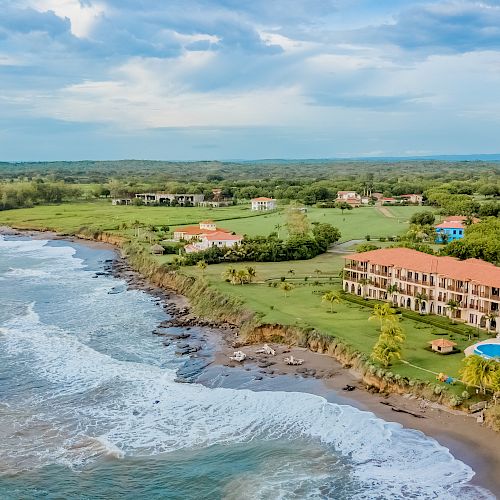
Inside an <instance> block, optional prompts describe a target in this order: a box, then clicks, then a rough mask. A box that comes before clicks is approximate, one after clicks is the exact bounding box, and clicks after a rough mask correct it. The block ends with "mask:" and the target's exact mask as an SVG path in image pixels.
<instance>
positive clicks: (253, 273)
mask: <svg viewBox="0 0 500 500" xmlns="http://www.w3.org/2000/svg"><path fill="white" fill-rule="evenodd" d="M246 272H247V276H248V281H249V283H251V282H252V281H253V280H254V279H255V277H256V276H257V271H256V270H255V268H254V267H251V266H247V267H246Z"/></svg>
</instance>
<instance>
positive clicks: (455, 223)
mask: <svg viewBox="0 0 500 500" xmlns="http://www.w3.org/2000/svg"><path fill="white" fill-rule="evenodd" d="M468 219H469V218H468V217H465V216H464V215H449V216H447V217H446V218H445V219H444V220H443V222H441V224H438V225H437V226H436V243H449V242H450V241H455V240H461V239H462V238H463V237H464V231H465V223H466V221H467V220H468ZM469 220H470V222H471V223H472V224H476V223H478V222H479V219H476V218H475V217H473V218H470V219H469Z"/></svg>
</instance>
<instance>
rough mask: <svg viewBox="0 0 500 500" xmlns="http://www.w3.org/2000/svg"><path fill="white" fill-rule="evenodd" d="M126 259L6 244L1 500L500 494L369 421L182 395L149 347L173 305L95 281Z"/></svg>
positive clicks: (283, 405)
mask: <svg viewBox="0 0 500 500" xmlns="http://www.w3.org/2000/svg"><path fill="white" fill-rule="evenodd" d="M112 256H113V255H112V253H111V252H108V251H102V250H95V249H89V248H86V247H83V246H81V245H78V244H75V243H68V242H60V241H58V242H53V241H52V242H49V241H44V240H26V239H19V238H10V239H9V238H6V237H1V236H0V304H1V308H0V498H8V499H10V498H16V499H17V498H131V499H132V498H148V499H149V498H153V499H154V498H179V499H181V498H182V499H190V498H193V499H194V498H197V499H200V498H239V499H241V498H263V499H264V498H265V499H268V498H297V499H299V498H300V499H302V498H336V499H344V498H345V499H347V498H439V499H442V498H454V497H459V498H487V497H488V496H489V495H488V494H487V492H485V491H484V490H481V489H479V488H477V487H473V486H470V485H469V484H468V481H469V480H470V479H471V478H472V476H473V474H474V473H473V471H472V470H471V469H470V467H468V466H467V465H465V464H463V463H462V462H460V461H458V460H456V459H454V457H453V456H452V455H451V454H450V453H449V452H448V450H447V449H446V448H444V447H442V446H440V445H439V444H438V443H437V442H436V441H435V440H433V439H430V438H427V437H425V436H424V435H423V434H421V433H420V432H417V431H412V430H405V429H403V428H401V426H399V425H398V424H394V423H387V422H384V421H383V420H381V419H378V418H376V417H375V416H374V415H373V414H371V413H368V412H362V411H359V410H357V409H355V408H353V407H351V406H348V405H345V404H338V403H336V402H328V401H327V400H326V399H324V398H322V397H319V396H315V395H310V394H304V393H294V392H284V391H279V390H269V391H264V392H254V391H251V390H247V389H241V388H239V389H234V388H227V387H226V388H225V387H221V385H223V384H219V383H217V381H216V380H214V383H213V384H210V383H207V384H206V385H208V386H210V387H207V386H205V385H200V384H180V383H177V382H176V381H175V379H176V371H177V369H178V368H179V366H180V364H181V363H182V361H181V360H180V359H179V358H178V357H176V356H175V353H174V350H175V347H173V346H170V347H165V346H163V343H162V340H161V338H159V337H156V336H153V335H151V331H152V330H153V329H154V328H155V327H156V325H157V324H158V323H159V322H160V321H163V320H164V319H166V318H167V317H166V315H165V313H164V311H163V309H162V308H161V307H158V304H157V302H155V300H153V299H152V298H151V297H150V296H148V295H146V294H145V293H143V292H140V291H123V292H122V293H111V294H110V293H108V292H110V291H116V290H117V288H116V287H118V290H125V287H124V286H123V285H124V283H123V282H120V280H117V279H115V278H113V277H111V276H102V275H100V276H97V277H96V274H95V272H96V271H102V268H103V265H104V261H105V260H106V259H110V258H112ZM207 373H210V372H207ZM205 382H207V381H205ZM339 402H340V400H339Z"/></svg>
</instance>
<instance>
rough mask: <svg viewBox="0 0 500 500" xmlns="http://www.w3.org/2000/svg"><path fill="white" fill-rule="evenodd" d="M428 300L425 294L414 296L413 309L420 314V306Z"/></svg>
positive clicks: (420, 293)
mask: <svg viewBox="0 0 500 500" xmlns="http://www.w3.org/2000/svg"><path fill="white" fill-rule="evenodd" d="M427 299H428V297H427V294H426V293H425V292H419V293H417V294H416V295H415V308H416V310H417V311H418V312H419V313H421V312H422V304H423V303H424V301H426V300H427Z"/></svg>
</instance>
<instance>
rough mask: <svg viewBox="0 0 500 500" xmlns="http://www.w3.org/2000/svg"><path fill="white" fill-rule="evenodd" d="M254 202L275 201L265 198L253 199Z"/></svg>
mask: <svg viewBox="0 0 500 500" xmlns="http://www.w3.org/2000/svg"><path fill="white" fill-rule="evenodd" d="M252 201H274V198H265V197H261V198H252Z"/></svg>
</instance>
